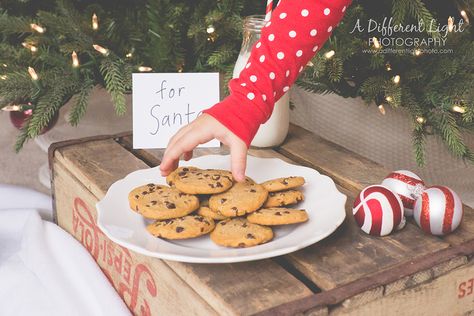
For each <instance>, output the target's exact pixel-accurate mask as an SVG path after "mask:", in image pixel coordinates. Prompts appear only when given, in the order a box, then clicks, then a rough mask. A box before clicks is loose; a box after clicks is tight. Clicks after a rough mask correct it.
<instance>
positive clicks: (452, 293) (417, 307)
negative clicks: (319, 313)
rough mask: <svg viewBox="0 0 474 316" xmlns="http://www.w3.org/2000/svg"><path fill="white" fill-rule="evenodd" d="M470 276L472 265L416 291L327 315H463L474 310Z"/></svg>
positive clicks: (422, 286) (334, 310)
mask: <svg viewBox="0 0 474 316" xmlns="http://www.w3.org/2000/svg"><path fill="white" fill-rule="evenodd" d="M473 275H474V264H472V263H471V264H470V265H467V266H462V267H460V268H458V269H456V270H454V271H452V272H451V273H449V274H447V275H443V276H441V277H439V278H437V279H434V280H431V281H430V282H427V283H424V284H421V285H420V286H417V287H415V288H410V289H406V290H404V291H400V292H397V293H394V294H392V295H387V296H385V297H383V298H382V299H380V300H376V301H372V302H370V303H367V304H364V305H361V306H358V307H356V308H345V307H338V308H336V309H333V310H332V313H330V315H351V316H357V315H360V316H363V315H387V316H390V315H393V316H396V315H397V316H398V315H400V314H403V315H416V316H431V315H464V314H465V313H468V312H471V311H473V310H474V300H473V292H472V284H473V283H472V282H473ZM469 287H470V290H469ZM468 293H469V294H468Z"/></svg>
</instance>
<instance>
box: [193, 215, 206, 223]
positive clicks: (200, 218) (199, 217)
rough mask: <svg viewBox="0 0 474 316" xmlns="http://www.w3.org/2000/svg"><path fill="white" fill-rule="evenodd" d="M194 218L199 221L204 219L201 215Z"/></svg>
mask: <svg viewBox="0 0 474 316" xmlns="http://www.w3.org/2000/svg"><path fill="white" fill-rule="evenodd" d="M194 219H195V220H197V221H198V222H201V223H202V222H203V221H204V217H202V216H196V217H195V218H194Z"/></svg>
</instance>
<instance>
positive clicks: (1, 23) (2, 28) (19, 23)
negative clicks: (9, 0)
mask: <svg viewBox="0 0 474 316" xmlns="http://www.w3.org/2000/svg"><path fill="white" fill-rule="evenodd" d="M28 32H31V28H30V22H29V20H28V19H26V18H24V17H16V16H10V15H8V14H7V12H6V11H1V10H0V33H3V34H5V35H12V34H23V33H28Z"/></svg>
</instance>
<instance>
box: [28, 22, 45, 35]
mask: <svg viewBox="0 0 474 316" xmlns="http://www.w3.org/2000/svg"><path fill="white" fill-rule="evenodd" d="M30 27H31V29H32V30H33V31H36V32H38V33H41V34H43V33H44V31H45V28H44V27H42V26H39V25H38V24H35V23H31V24H30Z"/></svg>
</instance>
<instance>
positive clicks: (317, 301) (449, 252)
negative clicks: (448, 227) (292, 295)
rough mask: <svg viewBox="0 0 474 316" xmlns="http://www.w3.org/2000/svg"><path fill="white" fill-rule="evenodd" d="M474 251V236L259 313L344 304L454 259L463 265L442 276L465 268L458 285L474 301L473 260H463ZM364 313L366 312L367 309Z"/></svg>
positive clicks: (285, 312)
mask: <svg viewBox="0 0 474 316" xmlns="http://www.w3.org/2000/svg"><path fill="white" fill-rule="evenodd" d="M473 254H474V240H471V241H467V242H465V243H463V244H461V245H457V246H454V247H449V248H445V249H442V250H439V251H438V252H436V253H435V254H428V255H425V256H423V257H420V258H417V259H414V260H412V261H410V262H409V263H408V264H405V265H397V266H395V267H393V268H391V269H389V270H386V271H380V272H378V273H377V274H374V275H372V276H369V277H365V278H361V279H358V280H356V281H354V282H351V283H349V284H346V285H343V286H340V287H337V288H334V289H331V290H328V291H324V292H321V293H317V294H314V295H313V296H310V297H306V298H303V299H300V300H298V301H294V302H291V303H288V304H282V305H280V306H277V307H274V308H271V309H269V310H266V311H264V312H260V313H258V315H259V316H264V315H265V316H266V315H268V316H270V315H271V316H278V315H294V314H298V313H303V312H305V311H309V310H312V309H314V308H318V307H325V306H328V305H330V306H337V305H338V304H341V303H343V302H344V301H347V300H349V299H351V298H352V297H354V296H355V295H359V294H360V293H364V292H366V291H371V290H373V289H377V288H378V287H380V286H386V285H390V284H393V283H394V282H397V281H398V280H401V279H403V278H405V277H409V276H411V275H415V274H417V273H418V272H420V271H425V270H431V271H433V272H432V273H433V274H435V275H436V274H437V273H438V272H440V271H443V273H445V272H448V271H449V270H447V269H449V267H447V266H450V265H451V264H452V263H454V264H455V265H456V266H457V265H458V264H462V265H461V266H459V268H457V269H455V270H451V271H449V273H446V274H444V275H443V278H444V277H449V276H452V275H454V274H453V273H455V271H468V272H469V273H468V274H467V273H466V272H464V273H463V274H461V273H460V275H462V278H457V277H456V280H457V281H456V282H457V284H456V287H455V288H456V289H458V290H460V289H461V287H463V289H464V291H465V293H464V295H463V297H462V298H463V299H464V302H466V303H468V302H474V300H472V297H473V295H474V292H472V291H471V290H469V288H468V287H470V286H471V285H472V284H474V281H471V280H474V278H473V276H472V274H473V273H472V264H473V263H472V262H471V263H470V265H465V264H463V263H464V262H465V261H464V260H465V259H464V258H472V255H473ZM458 258H461V259H458ZM456 262H457V263H456ZM438 280H439V278H437V279H432V280H431V281H429V283H431V284H433V283H435V282H437V281H438ZM463 282H464V283H463ZM453 283H454V282H453ZM443 288H444V287H443V286H440V287H439V288H438V290H440V291H441V290H443ZM407 291H409V292H407ZM418 292H420V293H423V292H422V291H421V287H420V286H415V287H408V288H406V289H405V290H403V291H397V292H395V293H393V294H394V295H395V294H396V295H400V293H402V297H403V295H407V293H409V294H410V295H411V294H413V293H418ZM452 292H453V293H456V292H455V291H452ZM417 295H418V294H417ZM440 295H441V294H440ZM391 296H392V295H388V296H387V297H391ZM384 297H385V296H384ZM434 297H435V296H434ZM432 299H433V298H432ZM455 299H456V297H455V296H454V297H451V303H453V302H454V303H456V302H455ZM373 302H378V300H374V301H373ZM365 305H367V304H364V305H362V306H365ZM397 310H398V311H403V312H404V314H405V312H406V311H407V309H405V308H403V309H397ZM369 314H370V315H372V314H375V315H378V313H369ZM365 315H367V313H366V314H365ZM442 315H445V314H442Z"/></svg>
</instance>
